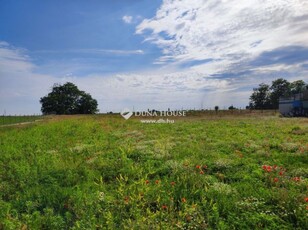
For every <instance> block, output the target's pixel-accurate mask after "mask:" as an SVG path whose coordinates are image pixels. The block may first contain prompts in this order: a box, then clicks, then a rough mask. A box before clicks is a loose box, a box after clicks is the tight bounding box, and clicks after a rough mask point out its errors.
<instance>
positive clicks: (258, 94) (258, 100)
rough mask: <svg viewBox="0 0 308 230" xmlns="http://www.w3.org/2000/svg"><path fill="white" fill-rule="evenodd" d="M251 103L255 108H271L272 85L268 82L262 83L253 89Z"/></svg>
mask: <svg viewBox="0 0 308 230" xmlns="http://www.w3.org/2000/svg"><path fill="white" fill-rule="evenodd" d="M250 105H251V107H252V108H253V109H269V108H270V106H271V102H270V87H269V85H267V84H264V83H261V84H260V85H259V87H258V88H254V89H253V93H252V95H251V96H250Z"/></svg>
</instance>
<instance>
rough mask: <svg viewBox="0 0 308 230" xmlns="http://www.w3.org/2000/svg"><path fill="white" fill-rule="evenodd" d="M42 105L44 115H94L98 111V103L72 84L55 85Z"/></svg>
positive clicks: (42, 101) (42, 99) (44, 98)
mask: <svg viewBox="0 0 308 230" xmlns="http://www.w3.org/2000/svg"><path fill="white" fill-rule="evenodd" d="M40 103H41V104H42V108H41V111H42V113H43V114H94V113H96V112H97V111H98V110H97V101H96V100H95V99H93V98H92V97H91V95H90V94H88V93H85V92H84V91H80V90H79V89H78V88H77V86H76V85H74V84H73V83H71V82H67V83H65V84H64V85H60V84H54V85H53V87H52V91H51V92H50V93H49V94H48V95H47V96H45V97H42V98H41V99H40Z"/></svg>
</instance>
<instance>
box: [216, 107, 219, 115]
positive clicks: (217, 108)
mask: <svg viewBox="0 0 308 230" xmlns="http://www.w3.org/2000/svg"><path fill="white" fill-rule="evenodd" d="M218 110H219V106H218V105H216V106H215V111H216V114H217V113H218Z"/></svg>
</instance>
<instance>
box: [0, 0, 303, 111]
mask: <svg viewBox="0 0 308 230" xmlns="http://www.w3.org/2000/svg"><path fill="white" fill-rule="evenodd" d="M307 8H308V5H307V3H306V1H304V0H276V1H273V2H269V1H268V2H264V1H262V0H251V1H245V0H236V1H235V0H230V1H223V0H208V1H203V0H182V1H180V0H164V1H163V0H151V1H148V0H114V1H107V0H106V1H105V0H92V1H85V0H83V1H82V0H74V1H73V0H72V1H58V0H47V1H38V0H36V1H34V0H28V1H21V0H11V1H7V0H0V113H1V114H2V113H3V112H4V111H6V113H7V114H33V113H40V104H39V98H40V97H42V96H44V95H46V94H47V93H48V92H49V90H50V88H51V86H52V85H53V84H54V83H64V82H66V81H70V82H73V83H75V84H76V85H78V87H79V88H80V89H82V90H85V91H87V92H89V93H91V95H92V96H93V97H94V98H96V99H97V100H98V102H99V109H100V111H101V112H107V111H121V110H122V109H123V108H125V107H128V108H132V107H134V108H136V109H147V108H155V109H166V108H174V109H178V108H182V107H183V108H187V109H189V108H201V107H202V108H213V107H214V106H215V105H219V106H220V107H222V108H223V107H228V106H230V105H231V104H233V105H235V106H237V107H245V106H246V105H247V104H248V100H249V99H248V98H249V95H250V93H251V90H252V88H253V87H255V86H257V85H258V84H259V83H261V82H266V83H270V82H271V81H272V80H274V79H276V78H278V77H284V78H286V79H288V80H290V81H293V80H298V79H302V80H306V81H307V80H308V75H307V64H308V32H307V31H308V23H307V22H308V14H307V12H306V10H305V9H307Z"/></svg>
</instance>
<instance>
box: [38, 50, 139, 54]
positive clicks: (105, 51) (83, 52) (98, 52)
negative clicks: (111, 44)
mask: <svg viewBox="0 0 308 230" xmlns="http://www.w3.org/2000/svg"><path fill="white" fill-rule="evenodd" d="M34 53H52V54H54V53H74V54H75V53H81V54H102V55H105V54H112V55H138V54H144V51H143V50H113V49H71V50H37V51H35V52H34Z"/></svg>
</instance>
